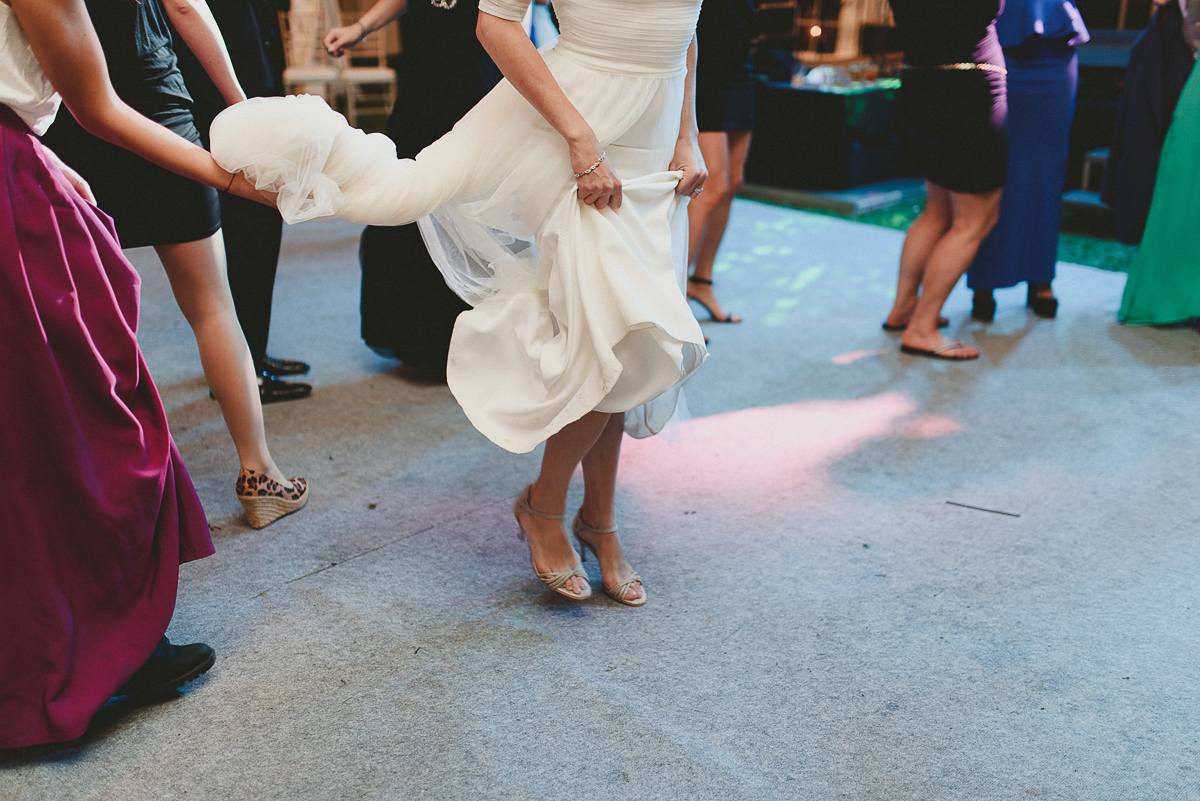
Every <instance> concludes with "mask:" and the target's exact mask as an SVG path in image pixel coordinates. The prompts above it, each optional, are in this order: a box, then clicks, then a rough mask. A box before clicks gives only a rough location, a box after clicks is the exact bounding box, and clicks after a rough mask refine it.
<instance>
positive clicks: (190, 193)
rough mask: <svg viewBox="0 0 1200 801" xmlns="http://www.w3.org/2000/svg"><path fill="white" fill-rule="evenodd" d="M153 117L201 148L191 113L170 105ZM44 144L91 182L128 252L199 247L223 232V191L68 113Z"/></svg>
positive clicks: (61, 115) (60, 116)
mask: <svg viewBox="0 0 1200 801" xmlns="http://www.w3.org/2000/svg"><path fill="white" fill-rule="evenodd" d="M147 116H149V117H151V119H153V120H154V121H155V122H157V123H159V124H160V125H162V126H164V127H165V128H168V129H170V130H172V131H174V132H175V133H177V134H179V135H180V136H182V137H183V138H184V139H187V140H188V141H190V142H194V143H196V144H198V145H199V144H200V133H199V132H198V131H197V130H196V124H195V121H194V120H193V117H192V112H191V109H190V108H189V107H187V106H185V105H182V104H178V103H167V104H164V105H161V106H160V107H159V108H157V109H155V110H154V111H153V112H152V113H150V114H147ZM42 142H43V143H44V144H45V145H46V146H47V147H49V148H50V149H51V150H53V151H54V152H55V153H56V154H57V155H58V156H59V157H60V158H61V159H62V160H63V161H65V162H66V163H67V164H69V165H70V166H71V167H72V168H74V169H75V170H76V171H77V172H78V173H79V174H80V175H82V176H83V178H84V180H86V181H87V182H88V184H89V185H90V186H91V188H92V193H93V194H94V195H95V196H96V205H97V206H99V208H100V210H101V211H103V212H104V213H106V214H108V215H109V216H110V217H112V218H113V223H114V224H115V225H116V228H117V236H118V238H119V239H120V241H121V247H123V248H136V247H146V246H148V245H169V244H175V243H179V242H195V241H197V240H200V239H207V238H208V237H210V236H212V235H213V234H214V233H216V232H217V230H219V229H220V227H221V207H220V201H219V198H218V195H217V190H215V189H213V188H212V187H210V186H205V185H204V184H200V183H196V182H195V181H192V180H190V179H188V178H184V177H182V176H180V175H176V174H175V173H173V172H171V171H169V170H165V169H163V168H162V167H159V166H158V165H156V164H151V163H150V162H148V161H146V160H145V159H143V158H142V157H141V156H136V155H134V154H133V153H130V152H129V151H128V150H126V149H124V148H122V147H118V146H116V145H113V144H111V143H109V142H106V141H104V140H103V139H99V138H97V137H95V136H92V135H91V134H90V133H88V132H87V131H86V130H84V129H83V127H82V126H80V125H79V123H78V122H76V120H75V118H74V117H72V116H71V115H70V113H69V112H68V111H67V109H66V108H65V107H63V108H61V109H60V110H59V113H58V118H57V119H56V120H55V121H54V124H53V125H52V126H50V130H49V131H47V132H46V135H45V136H43V137H42Z"/></svg>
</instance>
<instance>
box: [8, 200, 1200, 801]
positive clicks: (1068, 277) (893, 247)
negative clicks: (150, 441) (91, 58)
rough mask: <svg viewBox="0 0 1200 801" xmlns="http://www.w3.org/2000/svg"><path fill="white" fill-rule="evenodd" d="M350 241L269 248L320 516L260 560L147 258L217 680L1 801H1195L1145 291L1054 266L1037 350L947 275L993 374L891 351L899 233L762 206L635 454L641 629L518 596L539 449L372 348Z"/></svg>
mask: <svg viewBox="0 0 1200 801" xmlns="http://www.w3.org/2000/svg"><path fill="white" fill-rule="evenodd" d="M358 232H359V229H358V228H357V227H355V226H351V225H347V224H343V223H338V222H329V223H316V224H307V225H302V226H298V227H294V228H289V229H288V230H287V231H286V232H285V252H284V256H283V260H282V264H281V268H280V276H279V283H278V285H277V289H276V304H275V317H274V322H273V326H272V343H271V352H272V354H274V355H277V356H282V357H288V358H303V359H306V360H308V361H310V362H312V364H313V372H312V375H311V381H312V383H313V384H314V385H315V387H316V391H315V392H314V394H313V397H312V398H311V399H309V400H305V401H299V402H293V403H283V404H276V405H272V406H268V407H267V408H266V410H265V412H266V423H267V430H268V434H269V439H270V442H271V446H272V449H273V451H274V453H275V456H276V458H277V460H278V461H279V463H280V464H281V466H282V467H283V469H284V470H285V471H289V473H300V474H304V475H306V476H307V477H308V478H309V480H310V482H311V484H312V487H313V490H312V499H311V501H310V503H309V505H308V508H307V509H305V510H304V511H303V512H301V513H299V514H297V515H294V516H292V517H289V518H286V519H284V520H282V521H280V522H278V523H276V524H274V525H272V526H271V527H269V528H266V529H263V530H261V531H253V530H251V529H250V528H249V527H248V525H247V524H246V523H245V521H244V518H243V517H242V514H241V509H240V507H239V506H238V503H237V501H236V499H235V497H234V492H233V484H234V478H235V476H236V472H237V460H236V458H235V453H234V450H233V445H232V442H231V440H230V438H229V435H228V434H227V433H226V431H225V428H224V425H223V424H222V421H221V417H220V415H219V413H218V410H217V405H216V403H215V402H213V401H212V400H210V399H209V397H208V391H207V387H206V386H205V383H204V379H203V377H202V375H201V372H200V365H199V359H198V357H197V355H196V351H195V344H194V341H193V340H192V337H191V335H190V333H189V331H188V329H187V327H186V324H185V323H184V321H183V319H182V316H181V315H180V313H179V311H178V309H177V308H176V306H175V305H174V303H173V301H172V299H171V297H170V293H169V288H168V286H167V283H166V280H165V278H164V277H163V275H162V271H161V269H160V268H159V267H158V265H157V262H156V261H155V260H154V258H153V255H152V254H151V253H149V252H147V251H132V252H131V256H132V257H133V258H134V260H135V263H136V264H137V266H138V268H139V270H140V271H141V272H142V274H143V276H144V297H143V310H142V340H143V344H144V347H145V350H146V353H147V358H148V360H149V363H150V367H151V370H152V372H153V374H154V375H155V378H156V380H157V382H158V384H159V386H160V389H161V390H162V393H163V395H164V398H165V401H166V403H167V406H168V410H169V413H170V417H171V422H172V427H173V429H174V431H175V435H176V437H177V440H178V442H179V445H180V448H181V450H182V452H183V455H184V458H185V460H186V462H187V464H188V467H189V469H190V470H191V473H192V476H193V478H194V480H195V482H196V485H197V488H198V489H199V492H200V495H201V498H202V499H203V501H204V504H205V507H206V508H207V510H208V515H209V520H210V523H211V525H212V530H213V536H214V539H215V542H216V544H217V554H216V555H215V556H213V557H212V558H209V559H206V560H203V561H201V562H198V563H194V564H189V565H186V566H185V567H184V568H183V569H182V581H181V588H180V593H179V606H178V610H177V612H176V615H175V619H174V621H173V623H172V625H171V628H170V631H169V634H170V636H171V637H172V639H173V640H175V641H179V642H183V641H191V640H193V639H202V640H204V641H206V642H208V643H210V644H212V645H213V646H214V647H215V648H216V650H217V655H218V656H217V663H216V666H215V667H214V668H213V670H212V671H211V672H210V673H209V674H208V675H207V676H205V677H204V678H203V679H201V680H200V681H197V682H196V683H194V684H193V685H191V686H190V687H189V688H188V690H187V692H186V693H184V694H183V695H182V696H180V697H177V698H174V699H171V700H168V701H165V702H163V703H159V704H156V705H153V706H150V707H145V708H138V709H129V708H124V707H122V706H120V705H117V706H113V707H110V708H107V709H106V710H104V711H103V712H102V714H101V715H100V716H99V717H98V719H97V720H96V722H95V723H94V725H93V727H92V730H91V731H90V732H89V734H88V735H87V736H86V737H85V739H84V741H82V742H81V743H78V744H75V745H73V746H71V747H68V748H66V749H62V750H58V751H54V752H47V753H40V754H34V755H33V756H31V757H29V758H27V759H25V760H23V761H19V762H16V763H9V764H5V765H3V766H0V798H3V799H4V800H5V801H34V800H36V801H42V800H43V799H46V800H48V801H61V800H65V799H71V801H85V800H87V801H100V800H101V799H103V800H104V801H107V800H108V799H113V800H114V801H117V800H119V801H133V800H136V801H141V799H147V800H150V799H153V800H155V801H157V800H158V799H199V800H201V801H204V800H207V799H223V800H224V799H232V800H239V799H246V800H247V801H250V800H253V801H268V800H274V799H279V800H280V801H285V800H286V801H308V800H309V799H311V800H312V801H329V800H334V799H336V800H341V799H347V800H349V799H371V800H378V801H393V800H396V801H407V800H408V799H487V800H488V801H495V800H500V799H502V800H507V799H513V800H514V801H515V800H517V799H601V798H614V799H686V800H688V801H691V800H693V799H720V800H721V801H726V800H727V799H755V800H758V799H762V800H763V801H774V800H775V799H813V800H814V801H816V800H821V801H823V800H824V799H861V800H862V801H868V799H870V800H874V799H889V800H890V801H896V800H897V799H914V800H916V799H921V800H922V801H923V800H925V799H964V800H968V799H969V800H970V801H991V799H1018V798H1019V799H1026V798H1034V797H1037V798H1045V799H1072V800H1073V799H1080V800H1085V799H1086V800H1087V801H1096V800H1097V799H1114V801H1127V800H1128V799H1140V798H1161V799H1194V798H1198V797H1200V749H1198V746H1197V732H1198V731H1200V634H1198V633H1197V632H1198V630H1200V625H1198V624H1200V621H1198V613H1200V548H1198V547H1197V529H1198V523H1200V514H1198V511H1200V426H1198V425H1197V419H1198V416H1200V335H1198V334H1197V332H1196V330H1195V329H1190V328H1130V327H1125V326H1121V325H1118V324H1117V323H1116V321H1115V312H1116V309H1117V306H1118V304H1119V300H1120V296H1121V290H1122V286H1123V282H1124V276H1123V275H1121V274H1114V273H1110V272H1105V271H1101V270H1095V269H1091V268H1086V267H1078V266H1074V265H1069V264H1063V265H1060V277H1059V280H1058V281H1056V283H1055V287H1056V290H1057V292H1058V294H1059V297H1060V298H1061V301H1062V306H1061V311H1060V316H1059V317H1058V319H1056V320H1053V321H1051V320H1042V319H1039V318H1036V317H1034V316H1032V315H1031V314H1029V313H1027V312H1026V310H1025V309H1024V289H1023V288H1018V289H1013V290H1005V291H1001V292H999V293H997V299H998V302H999V311H998V313H997V316H996V321H995V322H994V323H993V324H991V325H981V324H979V323H974V322H971V321H970V320H969V317H968V313H969V309H970V296H969V294H968V292H967V291H966V290H965V289H964V288H962V287H961V286H960V287H959V288H958V289H957V290H956V291H955V293H954V294H953V295H952V296H951V298H950V301H949V303H948V304H947V307H946V311H947V313H948V315H949V316H950V318H951V320H952V323H951V327H950V329H949V330H950V333H951V335H954V336H958V337H961V338H964V339H967V340H968V341H971V342H973V343H975V344H978V345H979V346H980V348H981V350H982V353H983V355H982V358H980V359H979V360H977V361H975V362H967V363H948V362H938V361H930V360H924V359H919V358H913V357H908V356H902V355H901V354H899V353H898V351H897V344H898V338H897V335H895V334H887V333H885V332H883V331H882V330H880V326H879V324H880V322H881V321H882V320H883V318H884V315H885V313H886V312H887V309H888V306H889V303H890V296H891V293H892V289H893V283H894V277H895V270H896V260H897V255H898V252H899V248H900V243H901V240H902V234H901V233H899V232H896V231H891V230H886V229H883V228H876V227H870V226H865V225H860V224H857V223H853V222H848V221H845V220H840V219H834V218H830V217H825V216H818V215H813V214H807V213H804V212H799V211H793V210H788V209H783V208H778V207H773V206H768V205H764V204H759V203H755V202H751V201H739V202H738V204H737V206H736V207H735V210H734V217H733V222H732V224H731V228H730V231H729V235H728V237H727V240H726V244H725V246H724V248H723V250H722V254H721V258H720V261H719V264H718V266H717V273H716V278H717V284H718V288H719V291H720V293H721V297H722V298H723V300H724V301H725V303H726V305H727V307H728V308H729V309H730V310H732V311H734V312H737V313H739V314H742V315H744V316H745V318H746V322H744V323H742V324H740V325H717V324H710V325H705V326H704V330H705V331H706V333H708V334H709V335H710V336H711V338H712V343H711V346H710V350H711V354H712V355H711V358H710V360H709V362H708V364H707V365H706V366H705V367H704V369H703V370H702V371H701V372H700V374H699V375H698V376H697V377H696V379H695V380H694V381H693V382H692V383H691V384H690V385H689V387H688V390H687V403H688V407H689V416H688V417H687V419H685V420H683V421H682V422H681V423H679V424H678V425H674V426H672V427H671V429H670V430H669V431H668V432H667V433H666V435H664V436H661V437H658V438H656V439H652V440H641V441H633V440H628V439H627V440H626V445H625V453H624V456H623V462H622V468H621V475H620V483H619V487H618V506H619V522H620V524H621V531H622V535H623V537H624V539H625V543H626V548H627V550H628V552H629V556H630V560H631V561H632V562H633V564H634V565H635V567H636V568H637V569H638V570H639V572H640V573H641V575H642V576H643V578H644V579H645V585H646V589H647V592H648V595H649V598H650V601H649V603H648V604H647V606H646V607H644V608H642V609H631V608H626V607H623V606H620V605H618V604H616V603H615V602H613V601H611V600H610V599H608V598H606V597H605V596H604V595H603V594H601V593H599V592H597V593H596V594H595V595H594V596H593V597H592V599H590V600H589V601H587V602H583V603H573V602H569V601H566V600H565V599H560V598H559V597H558V596H556V595H553V594H551V593H549V592H547V591H545V590H544V589H543V588H542V586H541V585H540V584H539V583H538V582H537V581H536V580H535V578H534V576H533V574H532V572H531V570H530V565H529V554H528V551H527V550H526V546H525V545H524V543H522V542H521V541H519V540H518V539H517V537H516V526H515V524H514V522H513V518H512V513H511V510H510V509H511V504H512V499H513V498H514V496H516V494H517V493H518V491H520V489H521V488H522V487H523V486H524V485H525V484H526V483H528V481H530V480H531V479H532V478H533V476H534V474H535V471H536V468H537V464H538V459H539V453H540V451H539V452H535V453H532V454H527V455H524V456H513V455H510V454H508V453H506V452H504V451H502V450H500V449H499V448H497V447H496V446H494V445H492V444H491V443H489V442H488V441H487V440H486V439H484V438H483V437H482V436H481V435H480V434H478V433H476V432H475V431H474V430H473V429H472V428H471V426H470V425H469V424H468V422H467V421H466V419H465V418H464V417H463V415H462V413H461V411H460V410H459V408H458V406H457V405H456V404H455V402H454V399H453V397H452V396H451V395H450V393H449V391H448V390H447V389H446V387H445V386H444V385H440V384H438V383H434V382H431V381H429V380H427V379H423V378H421V377H420V376H419V375H417V374H415V373H413V372H412V371H410V370H408V369H407V368H404V367H399V366H397V365H396V363H395V362H392V361H389V360H387V359H384V358H382V357H379V356H376V355H375V354H374V353H372V352H371V351H370V350H368V349H367V348H366V347H365V346H364V345H363V344H362V341H361V339H360V337H359V333H358V332H359V319H358V290H359V277H358V273H359V269H358V264H357V241H358V239H357V238H358ZM499 389H502V388H499ZM578 497H579V488H578V487H577V488H576V490H575V492H574V493H573V494H572V499H571V501H572V504H574V503H575V502H577V500H578ZM569 508H570V509H571V510H572V511H573V509H574V506H573V505H572V506H570V507H569ZM588 567H589V570H590V572H591V574H592V577H593V582H594V584H595V585H596V587H597V589H598V585H599V574H598V572H597V571H596V568H595V566H594V562H589V563H588Z"/></svg>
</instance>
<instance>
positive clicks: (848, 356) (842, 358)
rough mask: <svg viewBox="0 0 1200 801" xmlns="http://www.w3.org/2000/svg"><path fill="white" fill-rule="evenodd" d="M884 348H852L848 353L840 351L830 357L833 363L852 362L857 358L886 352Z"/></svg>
mask: <svg viewBox="0 0 1200 801" xmlns="http://www.w3.org/2000/svg"><path fill="white" fill-rule="evenodd" d="M887 352H888V351H887V349H886V348H876V349H875V350H852V351H850V352H848V353H841V354H839V355H837V356H834V357H833V358H832V359H830V361H831V362H833V363H834V364H854V363H855V362H856V361H858V360H859V359H866V358H868V357H870V356H879V355H881V354H884V353H887Z"/></svg>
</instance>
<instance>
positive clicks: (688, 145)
mask: <svg viewBox="0 0 1200 801" xmlns="http://www.w3.org/2000/svg"><path fill="white" fill-rule="evenodd" d="M670 169H672V170H682V171H683V177H682V178H680V179H679V183H678V185H676V187H675V194H677V195H690V196H691V197H695V196H696V195H698V194H700V193H701V192H703V191H704V182H705V181H707V180H708V167H706V166H705V164H704V156H702V155H700V144H699V143H698V142H697V141H696V137H695V136H689V135H687V134H683V135H681V136H680V137H679V140H678V141H677V142H676V143H675V155H674V156H672V157H671V166H670Z"/></svg>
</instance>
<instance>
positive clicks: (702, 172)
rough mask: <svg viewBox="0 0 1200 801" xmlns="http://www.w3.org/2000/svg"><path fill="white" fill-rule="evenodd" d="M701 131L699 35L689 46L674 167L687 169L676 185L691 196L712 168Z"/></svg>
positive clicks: (678, 191)
mask: <svg viewBox="0 0 1200 801" xmlns="http://www.w3.org/2000/svg"><path fill="white" fill-rule="evenodd" d="M699 136H700V132H699V129H698V128H697V126H696V37H695V36H693V37H692V43H691V44H690V45H688V52H687V82H686V83H685V84H684V89H683V113H682V114H681V115H680V119H679V138H678V139H677V140H676V142H675V155H674V157H672V159H671V169H672V170H683V178H681V179H680V180H679V184H678V185H677V186H676V187H675V192H676V193H677V194H680V195H690V194H692V193H693V192H695V191H696V190H697V189H701V188H702V187H703V186H704V182H705V181H706V180H707V179H708V168H707V167H706V166H705V165H704V156H702V155H701V154H700V142H699Z"/></svg>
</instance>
